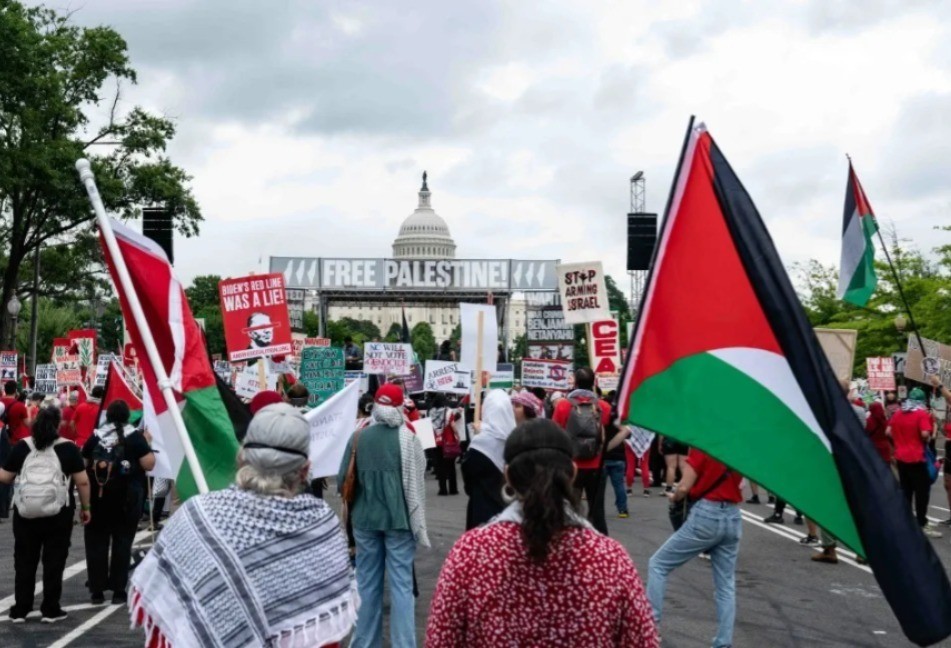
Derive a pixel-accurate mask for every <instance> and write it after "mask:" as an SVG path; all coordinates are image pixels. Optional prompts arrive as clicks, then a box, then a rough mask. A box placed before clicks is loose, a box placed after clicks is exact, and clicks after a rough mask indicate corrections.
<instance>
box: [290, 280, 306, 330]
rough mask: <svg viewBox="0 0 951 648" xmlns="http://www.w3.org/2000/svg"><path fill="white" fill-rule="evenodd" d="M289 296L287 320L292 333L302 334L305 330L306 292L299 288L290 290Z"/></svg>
mask: <svg viewBox="0 0 951 648" xmlns="http://www.w3.org/2000/svg"><path fill="white" fill-rule="evenodd" d="M286 296H287V319H288V321H289V322H290V325H291V331H294V332H300V331H303V330H304V291H303V290H300V289H298V288H288V289H287V290H286Z"/></svg>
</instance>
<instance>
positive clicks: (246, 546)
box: [129, 487, 359, 648]
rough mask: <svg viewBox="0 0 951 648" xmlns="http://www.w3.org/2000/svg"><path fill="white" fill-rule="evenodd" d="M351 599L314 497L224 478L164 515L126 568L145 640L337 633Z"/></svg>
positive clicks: (234, 646) (344, 559)
mask: <svg viewBox="0 0 951 648" xmlns="http://www.w3.org/2000/svg"><path fill="white" fill-rule="evenodd" d="M358 606H359V597H358V596H357V592H356V586H355V583H354V579H353V572H352V570H351V568H350V561H349V555H348V552H347V543H346V540H345V538H344V535H343V533H342V532H341V530H340V524H339V522H338V521H337V517H336V515H334V513H333V511H331V509H330V507H329V506H327V504H326V503H325V502H324V501H323V500H319V499H317V498H315V497H312V496H310V495H299V496H297V497H294V498H285V497H263V496H259V495H256V494H254V493H249V492H246V491H243V490H240V489H238V488H236V487H231V488H229V489H227V490H223V491H217V492H214V493H209V494H207V495H201V496H198V497H193V498H192V499H190V500H189V501H188V502H186V503H185V504H184V505H183V506H182V508H181V509H180V510H179V511H177V512H176V513H175V515H174V516H172V518H171V520H170V522H169V524H168V526H167V527H166V528H165V530H164V531H162V534H161V535H160V536H159V539H158V542H156V543H155V547H154V548H153V549H152V551H150V552H149V554H148V556H146V558H145V560H144V561H143V562H142V564H140V565H139V566H138V567H137V568H136V570H135V572H134V574H133V576H132V583H131V589H130V606H129V607H130V610H131V616H132V624H133V626H140V627H142V628H144V629H145V634H146V646H148V647H150V648H152V647H155V648H166V647H174V648H180V647H183V646H202V647H203V648H211V647H216V648H244V647H246V646H247V647H250V646H255V647H257V646H267V647H268V648H272V647H273V648H278V647H280V648H297V647H300V648H304V647H311V646H324V645H327V644H332V643H334V642H337V641H340V640H342V639H343V638H344V637H346V636H347V635H348V634H349V633H350V630H351V629H352V627H353V624H354V623H355V621H356V618H357V607H358Z"/></svg>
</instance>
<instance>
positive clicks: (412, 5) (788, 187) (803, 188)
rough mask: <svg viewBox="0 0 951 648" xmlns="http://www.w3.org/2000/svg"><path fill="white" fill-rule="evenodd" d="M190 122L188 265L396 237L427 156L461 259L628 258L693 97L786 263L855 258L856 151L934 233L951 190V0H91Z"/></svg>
mask: <svg viewBox="0 0 951 648" xmlns="http://www.w3.org/2000/svg"><path fill="white" fill-rule="evenodd" d="M48 4H50V6H52V7H55V8H63V9H70V10H73V11H75V14H74V20H75V21H76V22H78V23H80V24H89V25H93V24H109V25H111V26H113V27H115V28H116V29H117V30H118V31H119V32H120V33H121V34H122V35H123V36H124V37H125V38H126V39H127V41H128V44H129V50H130V54H131V57H132V63H133V65H134V66H135V67H136V68H137V70H138V73H139V84H138V86H135V87H132V88H127V89H125V91H124V96H125V98H126V107H131V106H132V105H133V104H134V103H138V104H141V105H144V106H146V107H147V108H149V109H151V110H154V111H158V112H161V113H163V114H165V115H168V116H170V117H173V118H174V119H175V120H176V123H177V126H178V129H179V132H178V136H177V137H176V139H175V141H174V143H173V145H172V147H171V149H170V154H171V155H172V157H173V159H174V160H175V162H176V163H178V164H180V165H181V166H183V167H184V168H185V169H187V171H188V172H189V173H190V174H192V175H193V176H194V181H193V188H194V191H195V194H196V195H197V197H198V199H199V201H200V203H201V206H202V209H203V211H204V215H205V218H206V222H205V224H204V225H203V226H202V232H201V236H200V237H198V238H196V239H192V240H188V241H179V242H178V243H177V250H176V256H177V263H176V265H177V266H178V268H179V272H180V274H181V275H182V278H183V279H185V280H186V281H188V280H190V279H191V278H192V277H193V276H195V275H197V274H206V273H216V274H221V275H237V274H243V273H245V272H246V271H249V270H255V269H258V268H259V267H260V266H258V259H259V257H261V256H263V257H264V259H265V262H266V260H267V257H268V255H307V256H364V257H366V256H371V257H372V256H389V254H390V245H391V243H392V240H393V238H394V237H395V236H396V233H397V231H398V229H399V226H400V223H401V222H402V220H403V219H404V218H405V217H406V216H407V215H408V214H409V213H410V212H412V210H413V208H414V207H415V203H416V191H417V190H418V187H419V177H420V174H421V173H422V171H423V170H424V169H426V170H428V171H429V177H430V188H431V189H432V191H433V197H432V201H433V206H434V207H435V209H436V210H437V212H438V213H439V214H440V215H442V216H443V217H444V218H445V219H446V221H447V222H448V223H449V226H450V228H451V231H452V234H453V236H454V237H455V239H456V242H457V244H458V256H460V257H468V258H481V257H488V258H492V257H495V258H562V259H565V260H574V261H584V260H589V259H595V258H599V259H603V260H604V262H605V263H606V265H607V268H608V271H609V272H611V273H613V274H615V275H616V276H617V275H622V274H623V272H624V263H625V245H624V238H625V216H624V215H625V213H626V212H627V210H628V204H629V193H628V179H629V178H630V176H631V175H632V174H633V173H634V172H636V171H639V170H643V171H644V172H645V175H646V178H647V206H648V210H649V211H658V212H662V211H663V208H664V203H665V201H666V198H667V193H668V190H669V186H670V181H671V176H672V174H673V170H674V165H675V164H676V160H677V156H678V153H679V149H680V144H681V141H682V138H683V134H684V129H685V127H686V124H687V120H688V118H689V116H690V115H691V114H696V115H697V116H698V118H699V119H701V120H702V121H704V122H706V124H707V125H708V127H709V129H710V131H711V133H712V134H713V136H714V138H715V139H716V140H717V141H718V143H719V145H720V147H721V149H722V150H723V151H724V153H725V154H726V156H727V157H728V159H729V160H730V162H731V163H732V165H733V166H734V168H735V169H736V171H737V173H738V174H739V176H740V178H741V180H742V181H743V182H744V184H745V185H746V187H747V189H748V190H749V191H750V193H751V195H752V196H753V199H754V201H756V203H757V205H758V207H759V209H760V212H761V213H762V214H763V216H764V218H765V219H766V221H767V224H768V226H769V228H770V231H771V232H772V235H773V238H774V240H775V241H776V243H777V245H778V247H779V251H780V253H781V254H782V257H783V259H784V260H785V261H786V262H787V263H789V264H791V263H793V262H795V261H804V260H807V259H809V258H818V259H820V260H822V261H823V262H826V263H837V262H838V246H839V232H840V227H841V225H840V223H841V218H842V205H843V197H844V191H845V181H846V170H847V162H846V158H845V154H846V153H850V154H851V155H852V158H853V160H854V162H855V165H856V169H857V171H858V173H859V177H860V178H861V179H862V181H863V183H864V185H865V188H866V191H867V193H868V195H869V198H870V200H871V202H872V205H873V207H874V208H875V210H876V212H877V213H878V215H879V218H880V219H882V220H883V221H891V222H893V223H894V224H895V225H896V226H897V228H898V231H899V233H900V234H901V235H902V236H904V237H907V238H910V239H912V241H913V242H914V243H915V244H916V245H917V246H918V247H920V248H922V249H925V250H928V249H930V248H932V247H934V246H935V245H938V244H943V243H949V242H951V234H946V233H943V232H935V231H934V230H933V226H934V225H938V224H946V223H949V218H948V217H947V213H948V208H949V203H951V182H949V180H951V119H949V117H948V116H949V115H951V45H948V43H949V42H951V4H949V3H946V2H945V3H941V2H917V1H916V2H910V1H904V2H903V1H895V2H891V1H887V0H863V1H862V2H833V1H825V0H814V1H813V0H801V1H796V2H785V3H783V2H752V1H751V2H732V1H731V2H728V1H709V2H659V1H656V2H632V1H603V2H594V1H587V2H577V1H575V2H569V1H561V2H558V1H552V2H515V1H512V2H504V3H503V2H492V1H489V0H482V1H480V2H468V1H466V2H463V1H452V2H446V1H445V0H441V1H433V0H416V1H415V2H402V1H400V2H396V1H384V0H378V1H376V2H365V1H362V0H348V1H346V2H330V1H326V2H325V1H320V2H318V1H316V0H309V1H303V0H302V1H296V2H295V1H290V0H288V1H281V2H264V1H263V0H259V1H258V2H248V1H241V0H82V1H80V2H75V3H70V4H58V3H57V2H56V1H55V0H54V1H53V2H52V3H48Z"/></svg>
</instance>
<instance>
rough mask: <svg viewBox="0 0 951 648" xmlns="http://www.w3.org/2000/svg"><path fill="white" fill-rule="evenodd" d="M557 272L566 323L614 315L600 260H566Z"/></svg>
mask: <svg viewBox="0 0 951 648" xmlns="http://www.w3.org/2000/svg"><path fill="white" fill-rule="evenodd" d="M557 273H558V289H559V290H560V291H561V307H562V309H564V311H565V323H566V324H587V323H588V322H597V321H598V320H604V319H608V318H609V317H611V315H610V313H609V312H608V291H607V287H606V286H605V284H604V268H603V267H602V265H601V262H600V261H590V262H588V263H563V264H561V265H559V266H558V268H557Z"/></svg>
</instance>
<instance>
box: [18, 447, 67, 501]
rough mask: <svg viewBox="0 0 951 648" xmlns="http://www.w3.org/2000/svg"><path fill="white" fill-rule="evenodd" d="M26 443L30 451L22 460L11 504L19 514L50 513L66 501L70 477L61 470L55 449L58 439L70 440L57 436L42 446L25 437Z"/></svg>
mask: <svg viewBox="0 0 951 648" xmlns="http://www.w3.org/2000/svg"><path fill="white" fill-rule="evenodd" d="M26 443H27V445H28V446H30V454H28V455H27V456H26V459H24V460H23V467H22V468H21V469H20V473H19V474H18V475H17V479H16V485H15V491H14V494H13V505H14V506H15V507H16V509H17V513H19V514H20V517H24V518H28V519H32V518H44V517H52V516H54V515H56V514H58V513H59V512H60V511H61V510H62V509H63V507H64V506H66V505H67V504H68V503H69V477H67V476H66V474H65V473H64V472H63V467H62V466H61V465H60V463H59V457H58V456H57V455H56V450H54V448H55V447H56V446H58V445H59V444H60V443H69V441H66V440H65V439H57V440H56V441H54V442H53V445H51V446H49V447H47V448H44V449H42V450H37V449H36V444H35V443H33V439H31V438H28V439H26Z"/></svg>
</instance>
